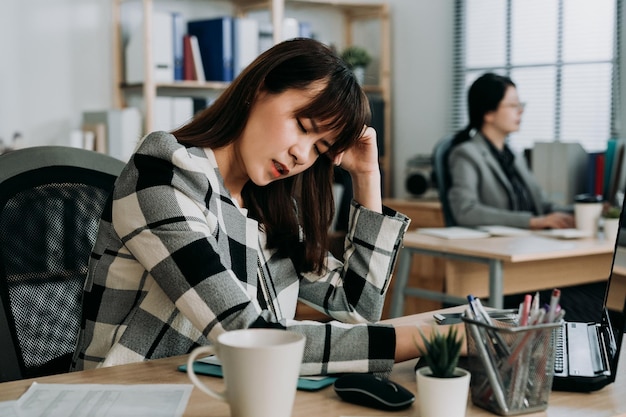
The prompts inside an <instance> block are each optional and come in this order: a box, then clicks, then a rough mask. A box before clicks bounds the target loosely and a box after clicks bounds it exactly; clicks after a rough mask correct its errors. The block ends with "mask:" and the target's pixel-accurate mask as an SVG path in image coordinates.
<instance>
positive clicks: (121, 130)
mask: <svg viewBox="0 0 626 417" xmlns="http://www.w3.org/2000/svg"><path fill="white" fill-rule="evenodd" d="M94 126H96V127H97V126H102V127H98V128H96V129H95V130H93V127H94ZM87 130H93V132H94V134H95V150H96V151H98V152H104V153H108V154H109V155H111V156H113V157H115V158H117V159H120V160H122V161H128V160H129V159H130V156H131V155H132V153H133V151H134V150H135V146H136V145H137V143H138V142H139V139H141V133H142V125H141V114H140V112H139V109H137V108H135V107H126V108H124V109H108V110H102V111H87V112H84V113H83V131H87Z"/></svg>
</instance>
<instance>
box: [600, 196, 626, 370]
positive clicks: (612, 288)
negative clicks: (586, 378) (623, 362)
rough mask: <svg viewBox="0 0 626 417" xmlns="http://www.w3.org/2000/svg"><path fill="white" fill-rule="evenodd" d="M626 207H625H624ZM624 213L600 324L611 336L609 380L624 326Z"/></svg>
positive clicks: (625, 254)
mask: <svg viewBox="0 0 626 417" xmlns="http://www.w3.org/2000/svg"><path fill="white" fill-rule="evenodd" d="M625 206H626V205H625ZM625 213H626V211H625V210H624V209H622V215H621V218H620V227H619V232H618V235H617V239H616V243H615V255H614V256H613V265H612V266H611V276H610V278H609V282H608V285H607V289H606V294H605V296H604V306H605V311H604V314H603V315H602V316H603V317H602V324H603V325H604V326H607V327H608V328H611V329H612V332H607V333H608V334H609V335H610V336H612V338H611V340H608V341H606V342H607V344H608V348H609V356H610V357H609V360H610V366H611V377H610V378H611V380H612V381H614V380H615V374H616V370H617V360H618V359H619V354H620V350H621V345H622V334H623V333H624V330H625V328H626V327H625V326H626V320H625V317H626V222H625V221H624V218H625V216H626V215H625Z"/></svg>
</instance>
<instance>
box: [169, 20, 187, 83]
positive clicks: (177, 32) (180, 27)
mask: <svg viewBox="0 0 626 417" xmlns="http://www.w3.org/2000/svg"><path fill="white" fill-rule="evenodd" d="M185 31H186V28H185V21H184V20H183V15H182V14H180V13H178V12H173V13H172V45H173V46H172V50H173V54H174V58H173V59H174V80H176V81H182V80H184V79H185V75H184V68H183V59H184V57H183V48H184V45H183V36H184V35H185Z"/></svg>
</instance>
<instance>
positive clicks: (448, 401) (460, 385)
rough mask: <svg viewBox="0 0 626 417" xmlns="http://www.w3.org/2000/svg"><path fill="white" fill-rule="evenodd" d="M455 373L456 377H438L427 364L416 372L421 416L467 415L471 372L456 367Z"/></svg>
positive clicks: (447, 416)
mask: <svg viewBox="0 0 626 417" xmlns="http://www.w3.org/2000/svg"><path fill="white" fill-rule="evenodd" d="M454 374H455V375H457V376H456V377H454V378H436V377H434V376H432V371H431V370H430V368H429V367H427V366H425V367H423V368H419V369H418V370H417V371H416V372H415V376H416V379H417V398H418V406H419V409H420V417H444V416H445V417H464V416H465V410H466V409H467V402H468V394H469V385H470V373H469V371H467V370H465V369H462V368H456V369H455V370H454Z"/></svg>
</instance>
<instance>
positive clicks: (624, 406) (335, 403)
mask: <svg viewBox="0 0 626 417" xmlns="http://www.w3.org/2000/svg"><path fill="white" fill-rule="evenodd" d="M455 309H457V310H458V307H457V308H455ZM453 310H454V309H453ZM388 322H393V323H397V324H409V325H413V324H417V323H425V322H433V319H432V313H430V312H429V313H422V314H418V315H414V316H407V317H400V318H396V319H392V320H388ZM625 356H626V354H625V353H624V351H622V366H621V370H622V371H621V372H620V374H619V375H618V376H617V380H616V382H615V383H614V384H611V385H609V386H607V387H605V388H603V389H602V390H600V391H597V392H594V393H590V394H578V393H564V392H553V393H552V394H551V397H550V406H549V407H548V409H547V410H546V411H545V412H540V413H533V414H524V415H525V416H529V417H537V416H548V417H559V416H563V417H565V416H567V417H577V416H580V417H583V416H584V417H588V416H593V417H608V416H622V417H624V416H626V395H624V393H626V357H625ZM185 362H186V357H184V356H179V357H174V358H167V359H159V360H154V361H148V362H141V363H136V364H131V365H123V366H114V367H110V368H103V369H95V370H89V371H82V372H74V373H69V374H62V375H54V376H49V377H45V378H37V379H31V380H23V381H13V382H5V383H2V384H0V401H7V400H15V399H17V398H19V396H20V395H22V393H24V392H25V391H26V389H27V388H28V387H29V386H30V384H31V383H32V382H33V381H35V380H36V381H38V382H40V383H64V384H72V383H77V384H79V383H80V384H90V383H104V384H107V383H111V384H160V383H163V384H187V383H189V380H188V379H187V375H186V374H184V373H182V372H179V371H177V370H176V368H177V366H178V365H180V364H182V363H185ZM414 365H415V361H414V360H412V361H407V362H403V363H400V364H397V365H396V366H395V367H394V370H393V373H392V375H391V379H393V380H394V381H396V382H398V383H400V384H402V385H403V386H405V387H406V388H408V389H409V390H411V391H412V392H413V393H416V384H415V373H414V372H413V366H414ZM202 378H203V380H204V381H205V382H206V383H207V384H208V385H210V386H211V387H213V388H216V389H220V388H221V387H222V386H223V385H222V381H221V380H220V379H218V378H212V377H202ZM468 405H469V408H468V412H467V414H466V416H467V417H473V416H494V414H493V413H490V412H488V411H486V410H483V409H480V408H478V407H474V406H473V405H472V404H471V401H470V400H469V399H468ZM184 415H185V416H203V417H204V416H209V415H210V416H215V417H228V416H229V415H230V412H229V409H228V406H227V405H226V404H225V403H222V402H220V401H218V400H215V399H213V398H210V397H208V396H206V395H205V394H202V393H201V392H200V391H199V390H198V389H196V388H194V390H193V392H192V394H191V397H190V399H189V404H188V405H187V409H186V411H185V414H184ZM385 415H389V416H397V417H400V416H412V417H417V416H419V410H418V407H417V404H414V405H413V406H412V407H411V408H409V409H407V410H405V411H401V412H384V411H379V410H374V409H370V408H365V407H361V406H357V405H353V404H348V403H345V402H343V401H341V400H340V399H339V397H337V395H336V394H335V392H334V390H333V389H332V387H328V388H325V389H323V390H321V391H317V392H303V391H298V393H297V395H296V401H295V404H294V410H293V414H292V416H293V417H310V416H324V417H340V416H385Z"/></svg>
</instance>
